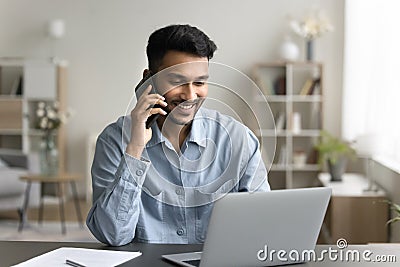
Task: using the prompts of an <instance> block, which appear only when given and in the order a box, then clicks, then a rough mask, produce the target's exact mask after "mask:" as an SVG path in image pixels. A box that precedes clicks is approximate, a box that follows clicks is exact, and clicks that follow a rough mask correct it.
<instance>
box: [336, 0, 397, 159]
mask: <svg viewBox="0 0 400 267" xmlns="http://www.w3.org/2000/svg"><path fill="white" fill-rule="evenodd" d="M399 28H400V1H397V0H347V1H346V2H345V43H344V73H343V118H342V123H343V124H342V130H343V132H342V136H343V138H344V139H346V140H348V141H355V140H357V138H359V137H360V136H363V135H374V136H376V137H377V139H378V141H379V149H378V151H379V152H377V153H379V154H380V155H379V156H385V157H388V158H390V159H391V160H395V161H398V162H400V29H399Z"/></svg>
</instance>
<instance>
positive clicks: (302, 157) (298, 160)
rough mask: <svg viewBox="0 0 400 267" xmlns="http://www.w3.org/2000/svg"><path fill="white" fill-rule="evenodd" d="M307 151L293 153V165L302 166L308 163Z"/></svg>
mask: <svg viewBox="0 0 400 267" xmlns="http://www.w3.org/2000/svg"><path fill="white" fill-rule="evenodd" d="M306 159H307V156H306V152H304V151H302V150H299V151H295V152H294V153H293V165H294V166H295V167H297V168H302V167H304V166H305V165H306Z"/></svg>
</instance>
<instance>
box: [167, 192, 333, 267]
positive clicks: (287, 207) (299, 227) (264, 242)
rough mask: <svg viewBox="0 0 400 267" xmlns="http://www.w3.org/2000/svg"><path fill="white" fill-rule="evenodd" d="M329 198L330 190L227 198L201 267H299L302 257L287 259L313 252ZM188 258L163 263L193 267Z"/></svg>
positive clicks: (215, 216) (216, 212)
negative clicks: (293, 265)
mask: <svg viewBox="0 0 400 267" xmlns="http://www.w3.org/2000/svg"><path fill="white" fill-rule="evenodd" d="M330 195H331V189H330V188H304V189H287V190H273V191H270V192H256V193H230V194H227V195H226V196H224V197H223V198H221V199H220V200H218V201H217V202H216V203H215V205H214V208H213V211H212V214H211V219H210V223H209V227H208V231H207V237H206V240H205V243H204V247H203V253H202V255H201V262H200V266H201V267H207V266H273V265H280V264H290V263H299V262H303V261H304V260H303V259H302V258H301V257H299V259H296V260H293V258H295V257H294V256H296V255H295V254H292V257H289V253H293V252H292V251H297V252H298V253H299V254H300V255H301V253H302V252H303V251H308V250H313V249H314V248H315V244H316V242H317V238H318V234H319V231H320V228H321V225H322V221H323V218H324V215H325V212H326V208H327V206H328V202H329V199H330ZM278 251H285V252H286V260H282V258H284V257H283V255H280V257H278ZM196 255H197V257H198V256H199V254H196ZM186 256H187V257H186V258H185V255H184V254H176V255H175V256H173V257H169V256H168V255H166V256H163V257H164V258H167V259H169V260H172V261H174V259H178V261H179V262H183V265H184V266H191V265H187V264H188V262H187V260H190V259H193V255H190V254H186ZM185 259H186V260H185ZM175 262H176V261H175Z"/></svg>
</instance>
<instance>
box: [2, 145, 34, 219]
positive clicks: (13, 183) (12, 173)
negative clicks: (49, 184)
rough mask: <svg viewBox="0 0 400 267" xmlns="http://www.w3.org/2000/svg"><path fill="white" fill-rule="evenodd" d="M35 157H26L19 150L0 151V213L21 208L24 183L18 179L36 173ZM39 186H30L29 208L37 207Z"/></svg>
mask: <svg viewBox="0 0 400 267" xmlns="http://www.w3.org/2000/svg"><path fill="white" fill-rule="evenodd" d="M38 172H39V164H38V157H37V155H34V154H32V155H26V154H24V153H22V151H19V150H10V149H0V211H3V210H15V211H17V212H18V211H19V210H20V208H22V205H23V201H24V195H25V188H26V182H23V181H21V180H20V179H19V177H20V176H21V175H24V174H27V173H38ZM39 197H40V185H39V184H35V183H34V184H32V187H31V192H30V198H29V206H30V207H31V206H38V205H39Z"/></svg>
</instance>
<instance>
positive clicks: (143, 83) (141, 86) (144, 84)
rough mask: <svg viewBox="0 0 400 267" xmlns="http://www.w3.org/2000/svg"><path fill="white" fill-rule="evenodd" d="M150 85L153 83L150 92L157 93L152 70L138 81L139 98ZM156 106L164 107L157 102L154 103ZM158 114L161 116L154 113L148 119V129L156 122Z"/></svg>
mask: <svg viewBox="0 0 400 267" xmlns="http://www.w3.org/2000/svg"><path fill="white" fill-rule="evenodd" d="M149 85H151V91H150V94H156V93H157V90H156V87H155V86H154V83H153V81H152V77H151V73H150V72H149V73H148V74H147V75H146V76H145V77H144V78H143V79H142V80H141V81H140V82H139V83H138V85H136V87H135V93H136V99H139V97H140V96H141V95H142V94H143V91H144V90H146V88H147V87H148V86H149ZM154 108H162V106H161V105H159V104H156V105H154ZM158 116H160V114H153V115H151V116H150V117H149V118H148V119H147V121H146V129H149V128H150V127H151V126H152V125H153V123H155V122H156V120H157V118H158Z"/></svg>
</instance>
